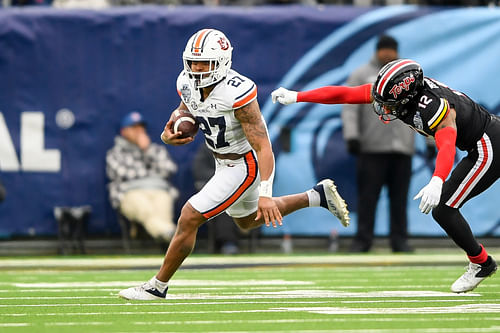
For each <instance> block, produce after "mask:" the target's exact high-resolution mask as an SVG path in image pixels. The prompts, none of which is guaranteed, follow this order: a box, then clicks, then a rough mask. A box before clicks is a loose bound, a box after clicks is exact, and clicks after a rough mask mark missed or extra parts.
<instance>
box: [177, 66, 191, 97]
mask: <svg viewBox="0 0 500 333" xmlns="http://www.w3.org/2000/svg"><path fill="white" fill-rule="evenodd" d="M176 88H177V94H178V95H179V97H180V98H181V100H182V101H183V102H184V103H186V102H187V101H186V98H187V97H188V95H190V89H189V81H188V79H187V77H186V72H184V71H182V72H181V73H180V74H179V76H178V77H177V82H176Z"/></svg>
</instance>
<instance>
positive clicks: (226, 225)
mask: <svg viewBox="0 0 500 333" xmlns="http://www.w3.org/2000/svg"><path fill="white" fill-rule="evenodd" d="M214 173H215V161H214V155H213V154H212V152H211V151H210V150H209V149H208V148H207V146H206V145H205V144H204V143H202V144H201V145H200V147H199V148H198V151H197V152H196V155H195V156H194V160H193V178H194V187H195V189H196V191H198V192H199V191H200V190H201V189H202V188H203V186H205V184H206V183H207V182H208V180H209V179H210V178H212V176H213V175H214ZM207 223H210V224H211V227H212V228H213V231H214V238H215V251H216V252H220V253H222V254H237V253H238V252H239V248H238V240H239V235H238V233H239V231H238V227H237V226H236V224H235V223H234V222H233V219H232V218H231V217H230V216H229V215H227V214H226V213H225V212H224V213H222V214H220V215H217V216H216V217H214V218H213V219H211V220H210V221H208V222H207ZM209 227H210V226H209Z"/></svg>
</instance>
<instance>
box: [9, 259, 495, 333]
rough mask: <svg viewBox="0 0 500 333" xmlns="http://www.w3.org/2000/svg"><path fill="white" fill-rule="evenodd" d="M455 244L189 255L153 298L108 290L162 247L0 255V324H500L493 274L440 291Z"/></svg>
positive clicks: (444, 328)
mask: <svg viewBox="0 0 500 333" xmlns="http://www.w3.org/2000/svg"><path fill="white" fill-rule="evenodd" d="M456 252H458V251H455V252H453V254H448V255H440V254H412V255H391V254H371V255H341V254H333V255H302V256H301V255H295V256H283V255H267V256H262V255H256V256H235V257H229V258H228V257H221V256H193V257H191V258H189V259H188V261H187V262H186V264H185V266H183V267H184V268H183V269H182V270H180V271H179V272H178V273H177V274H176V275H175V279H173V280H172V281H171V283H170V291H169V296H170V297H169V299H168V300H166V301H163V302H130V301H126V300H123V299H120V298H118V297H117V296H116V295H117V293H118V291H119V290H121V289H123V288H125V287H129V286H134V285H136V284H139V283H141V282H144V281H146V280H147V279H149V278H150V277H151V276H153V274H155V272H156V268H157V267H158V265H159V264H160V263H161V260H162V257H161V256H153V257H151V256H150V257H137V256H132V257H95V258H92V257H74V258H71V257H69V258H68V257H65V258H55V257H54V258H25V259H22V258H20V259H12V258H11V259H8V258H4V259H0V267H1V268H0V318H1V320H0V332H2V333H3V332H72V333H73V332H363V333H365V332H376V333H379V332H380V333H382V332H436V333H441V332H467V333H469V332H500V275H497V276H493V277H491V278H489V279H487V280H486V281H484V282H483V283H482V284H481V285H480V286H479V287H478V288H477V289H476V290H474V291H473V292H472V293H468V294H460V295H457V294H453V293H451V292H449V287H450V285H451V283H452V282H453V281H454V280H455V279H456V278H457V277H458V276H460V275H461V274H462V273H463V272H464V267H465V265H466V262H465V258H464V256H463V255H461V254H456ZM499 257H500V253H498V254H497V258H499ZM246 265H249V266H248V267H245V266H246Z"/></svg>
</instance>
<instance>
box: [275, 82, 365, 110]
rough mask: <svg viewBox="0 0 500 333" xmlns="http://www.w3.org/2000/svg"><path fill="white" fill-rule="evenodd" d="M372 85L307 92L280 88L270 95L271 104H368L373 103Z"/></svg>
mask: <svg viewBox="0 0 500 333" xmlns="http://www.w3.org/2000/svg"><path fill="white" fill-rule="evenodd" d="M371 89H372V85H371V84H369V83H367V84H363V85H361V86H356V87H346V86H325V87H321V88H317V89H312V90H308V91H299V92H296V91H293V90H288V89H285V88H283V87H280V88H278V89H276V90H275V91H273V92H272V93H271V97H272V100H273V103H276V101H277V102H279V103H281V104H284V105H288V104H292V103H297V102H309V103H319V104H370V103H371V102H372V101H373V97H372V94H371Z"/></svg>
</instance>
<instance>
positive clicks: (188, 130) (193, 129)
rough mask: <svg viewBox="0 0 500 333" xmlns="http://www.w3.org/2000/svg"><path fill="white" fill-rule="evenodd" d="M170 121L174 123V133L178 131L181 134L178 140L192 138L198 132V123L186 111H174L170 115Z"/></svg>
mask: <svg viewBox="0 0 500 333" xmlns="http://www.w3.org/2000/svg"><path fill="white" fill-rule="evenodd" d="M172 121H173V122H174V126H173V130H174V133H176V132H178V131H180V132H182V135H181V136H180V138H187V137H189V136H192V137H194V136H195V135H196V133H197V132H198V127H199V126H198V122H197V121H196V119H195V117H194V116H193V115H192V114H191V113H190V112H189V111H187V110H175V111H174V114H173V115H172Z"/></svg>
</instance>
